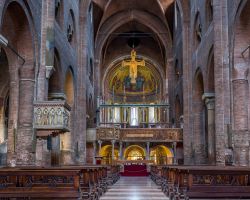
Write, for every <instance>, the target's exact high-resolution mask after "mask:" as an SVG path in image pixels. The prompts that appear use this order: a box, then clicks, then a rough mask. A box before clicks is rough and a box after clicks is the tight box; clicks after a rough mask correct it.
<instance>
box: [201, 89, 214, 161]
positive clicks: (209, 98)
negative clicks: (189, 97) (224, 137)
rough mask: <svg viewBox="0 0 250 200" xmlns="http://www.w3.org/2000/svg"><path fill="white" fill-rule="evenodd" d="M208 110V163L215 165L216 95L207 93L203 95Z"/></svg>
mask: <svg viewBox="0 0 250 200" xmlns="http://www.w3.org/2000/svg"><path fill="white" fill-rule="evenodd" d="M203 99H204V100H205V104H206V108H207V140H208V142H207V145H208V146H207V149H208V163H209V164H211V165H213V164H215V162H216V156H215V153H216V152H215V94H214V93H205V94H204V95H203Z"/></svg>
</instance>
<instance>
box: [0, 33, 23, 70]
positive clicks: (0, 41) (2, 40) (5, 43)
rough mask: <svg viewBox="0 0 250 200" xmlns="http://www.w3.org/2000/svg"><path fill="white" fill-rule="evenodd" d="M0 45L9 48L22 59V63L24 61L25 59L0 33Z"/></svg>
mask: <svg viewBox="0 0 250 200" xmlns="http://www.w3.org/2000/svg"><path fill="white" fill-rule="evenodd" d="M0 45H2V46H5V47H7V48H9V49H10V50H11V51H12V52H13V53H14V54H16V55H17V57H18V58H20V59H21V60H22V61H23V63H22V65H23V64H24V63H25V59H24V58H23V57H22V56H21V55H20V54H19V53H18V52H17V51H16V50H15V49H14V48H13V47H12V46H11V45H10V44H9V41H8V40H7V39H6V38H5V37H4V36H3V35H2V34H0Z"/></svg>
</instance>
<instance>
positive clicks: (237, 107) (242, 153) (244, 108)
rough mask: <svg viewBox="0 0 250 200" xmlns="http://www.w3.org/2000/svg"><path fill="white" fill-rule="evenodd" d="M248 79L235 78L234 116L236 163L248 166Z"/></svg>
mask: <svg viewBox="0 0 250 200" xmlns="http://www.w3.org/2000/svg"><path fill="white" fill-rule="evenodd" d="M247 88H248V80H247V79H246V78H238V79H235V80H233V92H234V95H233V97H234V99H233V116H234V126H233V129H234V137H233V138H234V154H235V164H236V165H238V166H248V164H249V141H248V139H246V138H248V95H247V92H248V90H247Z"/></svg>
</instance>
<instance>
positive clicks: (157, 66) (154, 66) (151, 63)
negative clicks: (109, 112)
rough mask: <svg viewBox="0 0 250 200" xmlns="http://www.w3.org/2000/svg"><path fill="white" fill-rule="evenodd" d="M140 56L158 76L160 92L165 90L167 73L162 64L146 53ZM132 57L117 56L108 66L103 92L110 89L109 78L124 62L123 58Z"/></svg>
mask: <svg viewBox="0 0 250 200" xmlns="http://www.w3.org/2000/svg"><path fill="white" fill-rule="evenodd" d="M138 58H140V59H143V60H144V61H145V63H146V66H147V65H148V66H147V68H148V69H150V70H152V73H153V74H154V76H155V77H157V80H158V82H157V83H158V92H162V91H165V90H166V88H165V86H166V85H165V84H163V83H164V80H165V73H164V72H163V69H162V67H161V66H160V64H158V63H157V62H156V61H154V60H152V59H151V58H149V57H147V56H145V55H138ZM126 59H130V56H128V55H124V56H121V57H119V58H116V59H115V60H113V61H112V62H111V63H110V64H109V65H108V67H107V68H106V70H105V73H104V75H103V78H102V80H101V83H102V88H101V89H102V94H103V95H105V93H106V92H107V91H108V87H107V85H108V79H109V77H110V76H111V74H112V73H113V72H114V71H115V69H116V68H119V66H120V64H121V63H122V61H123V60H126Z"/></svg>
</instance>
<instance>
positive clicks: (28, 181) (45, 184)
mask: <svg viewBox="0 0 250 200" xmlns="http://www.w3.org/2000/svg"><path fill="white" fill-rule="evenodd" d="M12 198H28V199H38V200H48V199H55V200H59V199H67V200H73V199H81V188H80V170H72V169H68V170H56V169H35V170H33V169H26V170H21V169H16V168H8V169H7V168H6V169H1V170H0V199H12Z"/></svg>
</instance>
